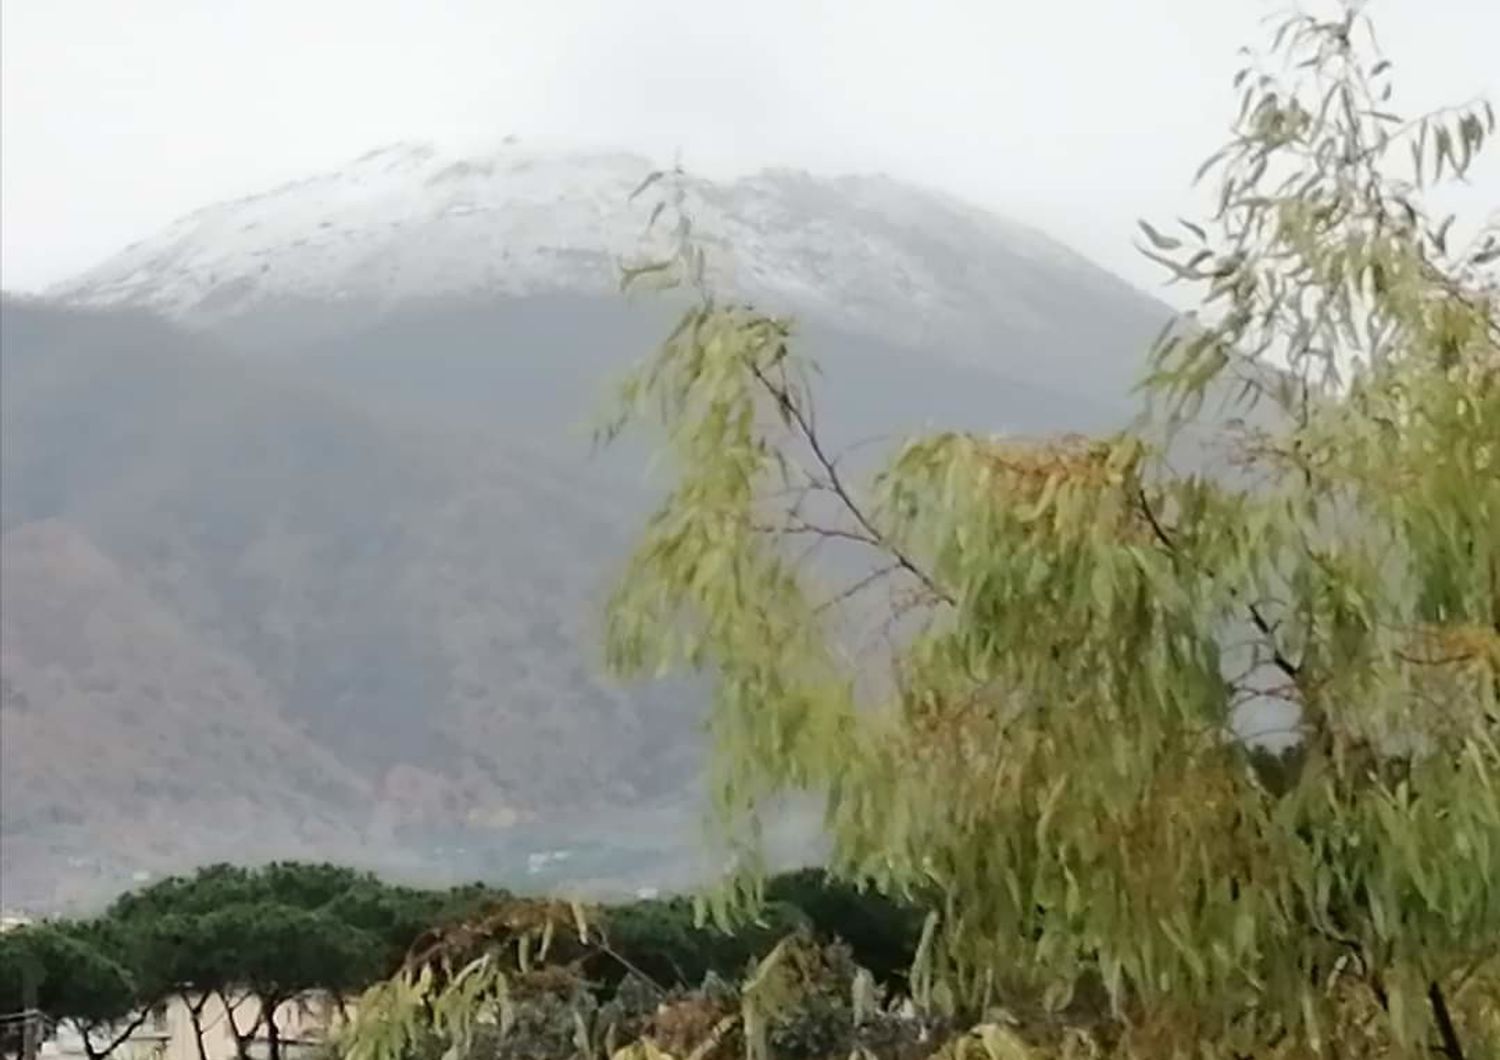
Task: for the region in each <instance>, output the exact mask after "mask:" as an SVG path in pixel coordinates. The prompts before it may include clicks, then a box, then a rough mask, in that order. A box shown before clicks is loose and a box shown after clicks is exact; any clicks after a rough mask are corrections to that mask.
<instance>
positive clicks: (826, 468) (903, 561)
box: [750, 362, 955, 604]
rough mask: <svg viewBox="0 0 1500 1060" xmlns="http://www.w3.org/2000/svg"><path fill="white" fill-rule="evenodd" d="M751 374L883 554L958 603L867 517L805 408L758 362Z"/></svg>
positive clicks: (947, 599)
mask: <svg viewBox="0 0 1500 1060" xmlns="http://www.w3.org/2000/svg"><path fill="white" fill-rule="evenodd" d="M750 371H751V373H752V374H753V375H754V376H755V378H756V379H757V380H758V381H759V382H760V385H761V386H763V387H764V388H765V389H766V392H767V393H769V394H770V395H771V396H772V397H773V398H774V399H775V400H776V403H777V405H778V406H779V407H780V408H781V410H782V411H783V412H784V413H785V414H786V415H787V417H788V418H789V419H790V421H791V422H792V423H793V424H795V425H796V428H797V432H798V433H799V434H800V435H801V436H802V440H803V441H804V442H805V443H806V444H807V447H808V449H809V450H810V451H811V452H812V455H813V459H814V460H816V461H817V463H818V466H819V467H820V468H821V469H822V471H823V474H824V475H825V476H827V480H828V487H829V489H831V490H832V491H833V493H834V494H835V495H836V496H837V497H838V499H839V501H840V503H842V504H843V506H844V508H845V509H846V510H847V511H848V512H849V514H850V515H851V516H852V517H853V518H854V521H855V522H856V523H858V524H859V525H860V527H861V528H862V529H863V530H864V531H865V532H866V533H867V534H869V535H870V538H871V539H872V540H873V542H874V543H875V545H876V547H878V548H880V549H882V550H883V551H885V552H887V553H889V554H890V555H891V556H892V557H894V558H895V560H896V563H897V564H898V565H899V566H900V567H901V568H902V569H903V570H905V571H906V572H907V573H908V574H910V575H912V576H913V577H914V578H916V579H917V580H918V581H920V582H921V583H922V584H923V585H924V586H926V587H927V589H928V591H930V592H931V593H932V594H933V595H934V596H936V597H938V598H939V599H941V600H943V601H944V602H946V603H948V604H953V603H955V601H954V599H953V597H952V596H951V595H949V594H948V593H946V592H944V591H943V590H942V589H941V588H940V587H939V586H938V584H937V582H936V581H934V580H933V578H932V576H931V575H929V574H928V573H927V572H926V571H925V570H923V569H922V568H921V567H920V566H918V565H917V563H916V562H915V561H914V560H912V558H911V557H910V556H908V555H907V554H906V553H905V552H904V551H903V550H902V549H901V548H900V546H898V545H896V544H894V543H892V542H891V541H889V540H887V539H886V537H885V535H884V534H882V533H881V532H880V531H879V529H877V528H876V526H875V524H874V523H873V522H872V521H871V519H870V518H869V516H867V515H866V514H865V512H864V509H862V508H861V507H860V506H859V504H858V502H856V501H855V499H854V497H853V496H852V495H851V494H850V492H849V490H848V488H847V487H846V486H845V485H844V481H843V478H842V477H841V476H840V475H839V469H838V465H837V463H836V462H835V461H834V460H833V459H832V458H830V457H829V455H828V454H827V452H826V451H825V450H824V448H823V442H822V439H820V438H819V437H818V435H817V432H815V431H814V430H813V428H812V424H811V422H810V421H809V420H808V418H807V414H806V413H805V412H804V411H803V410H802V408H801V407H800V406H799V405H798V404H797V402H796V401H794V400H792V397H791V395H790V394H788V393H787V391H786V390H785V389H784V388H782V387H778V386H777V385H776V383H775V382H774V381H772V380H771V379H770V378H768V377H767V375H766V373H765V371H764V370H763V369H762V368H761V367H760V365H758V364H755V363H754V362H750Z"/></svg>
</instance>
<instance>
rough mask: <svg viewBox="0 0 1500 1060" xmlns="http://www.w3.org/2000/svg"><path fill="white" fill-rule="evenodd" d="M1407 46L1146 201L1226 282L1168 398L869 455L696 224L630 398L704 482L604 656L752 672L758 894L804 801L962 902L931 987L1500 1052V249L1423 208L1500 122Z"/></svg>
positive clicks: (1321, 70)
mask: <svg viewBox="0 0 1500 1060" xmlns="http://www.w3.org/2000/svg"><path fill="white" fill-rule="evenodd" d="M1389 79H1390V70H1389V64H1388V63H1386V62H1384V61H1383V60H1380V58H1379V56H1378V54H1377V53H1376V51H1375V48H1374V43H1373V34H1372V31H1371V30H1370V27H1369V25H1368V23H1367V22H1366V20H1365V19H1364V18H1363V17H1362V16H1360V15H1359V14H1358V13H1357V10H1356V6H1355V5H1350V6H1349V7H1348V8H1347V9H1346V10H1344V11H1343V12H1341V14H1340V16H1339V17H1335V18H1333V19H1330V20H1326V21H1325V20H1320V19H1318V18H1315V17H1312V16H1304V15H1298V16H1295V17H1293V18H1291V19H1290V20H1289V21H1288V22H1286V23H1285V24H1284V25H1283V26H1282V27H1281V28H1280V29H1279V30H1278V31H1277V33H1276V37H1275V40H1274V42H1273V45H1272V48H1271V49H1270V55H1269V57H1267V58H1266V59H1264V60H1258V61H1255V62H1252V64H1251V65H1250V66H1247V68H1246V69H1245V70H1243V71H1241V72H1240V73H1239V74H1238V75H1237V76H1236V78H1235V85H1236V88H1237V89H1238V90H1240V91H1242V93H1243V96H1242V102H1241V106H1240V110H1239V114H1238V117H1237V119H1236V121H1235V124H1234V137H1233V139H1232V140H1231V142H1230V143H1229V144H1228V145H1227V146H1226V147H1225V148H1224V149H1223V150H1222V151H1220V152H1219V153H1218V154H1217V155H1215V156H1214V157H1213V158H1212V159H1210V160H1209V162H1208V163H1207V164H1206V165H1205V167H1204V173H1203V174H1202V175H1207V174H1210V173H1211V174H1214V175H1216V177H1217V180H1218V186H1219V192H1220V194H1219V197H1218V208H1217V210H1216V212H1215V213H1214V214H1213V216H1212V217H1210V218H1208V219H1207V220H1206V221H1205V223H1204V224H1201V225H1200V224H1195V223H1192V222H1188V221H1183V222H1181V224H1180V226H1174V227H1173V228H1172V230H1171V231H1163V230H1159V229H1158V228H1155V227H1152V226H1150V225H1143V232H1144V234H1145V237H1146V239H1147V241H1148V243H1149V245H1148V246H1147V247H1146V248H1145V249H1146V252H1147V253H1148V254H1150V255H1151V256H1152V257H1154V258H1156V259H1157V260H1158V261H1160V262H1161V263H1162V264H1163V265H1164V266H1165V267H1166V268H1167V269H1169V270H1170V271H1171V272H1172V274H1173V276H1174V278H1175V279H1176V280H1177V281H1179V282H1182V283H1185V284H1189V285H1192V286H1193V287H1195V288H1196V289H1197V290H1198V291H1200V292H1201V306H1202V308H1201V310H1200V311H1199V312H1196V313H1193V314H1189V315H1188V317H1187V318H1185V319H1183V320H1181V321H1179V322H1177V323H1176V325H1175V326H1174V327H1172V328H1170V329H1169V330H1168V331H1167V333H1166V334H1164V335H1163V336H1162V339H1161V340H1160V342H1159V343H1158V344H1157V346H1156V348H1155V349H1154V350H1153V351H1152V352H1151V357H1150V360H1149V364H1148V366H1147V367H1148V370H1147V374H1146V378H1145V382H1144V393H1145V396H1146V397H1147V399H1148V403H1149V406H1150V411H1149V413H1148V415H1147V416H1146V417H1145V418H1143V421H1142V424H1141V426H1139V427H1138V428H1137V429H1134V430H1130V431H1126V432H1123V433H1120V434H1118V435H1115V436H1112V437H1102V438H1062V439H1047V440H1029V439H1014V438H994V437H980V436H975V435H968V434H939V435H935V436H932V437H927V438H919V439H916V440H913V441H911V442H909V443H908V444H906V445H905V446H904V447H903V448H901V449H900V450H899V452H897V453H896V455H895V456H894V458H893V459H892V460H891V461H890V462H889V464H888V465H887V466H886V467H885V468H884V469H883V470H882V471H881V472H880V473H879V474H878V475H876V476H875V478H874V480H873V482H872V483H871V484H870V485H869V486H868V488H865V487H864V486H863V485H862V484H858V483H856V482H854V481H852V479H851V477H850V473H849V471H848V468H847V466H846V464H844V463H843V462H841V461H840V459H839V458H838V455H837V454H833V453H830V452H829V451H828V450H827V448H826V445H825V443H824V440H823V436H822V435H821V434H820V432H819V429H818V418H817V414H816V410H815V406H814V404H813V402H812V399H811V394H810V386H809V383H808V379H809V378H810V373H809V372H808V370H807V366H806V365H805V364H804V363H803V362H802V361H801V360H800V359H799V357H798V356H797V354H796V352H795V349H794V342H793V330H792V327H791V325H790V323H789V322H787V321H785V320H781V319H778V318H775V317H772V316H768V315H765V314H763V313H761V312H759V311H758V310H756V309H754V308H750V307H745V306H739V305H726V304H721V303H719V302H718V301H717V300H716V299H715V298H714V296H713V293H712V292H711V291H708V290H706V289H705V288H703V287H702V284H701V279H699V277H701V275H702V272H703V270H702V269H701V263H702V256H701V255H702V252H701V251H700V250H699V248H697V247H696V246H694V245H693V244H692V243H691V240H690V239H689V238H687V236H688V229H687V227H686V225H684V226H681V227H680V229H679V231H680V233H682V235H683V237H684V238H683V245H682V250H681V252H680V254H679V256H678V260H677V262H676V263H675V264H674V265H673V266H671V268H669V269H668V270H667V271H668V273H669V274H671V273H672V270H674V269H675V275H676V276H678V277H681V276H684V275H685V276H686V277H687V278H688V279H689V281H690V282H694V283H698V284H699V290H700V294H701V300H700V302H699V304H697V305H696V306H695V307H694V308H692V309H691V310H690V311H689V312H688V313H687V314H686V316H685V317H684V319H683V320H682V322H681V325H680V326H679V327H678V328H677V330H676V331H675V332H674V333H673V335H672V336H671V338H670V339H669V340H668V341H667V343H666V344H665V345H664V347H663V348H662V350H661V351H660V353H659V354H658V355H657V356H656V357H655V358H654V359H653V360H651V361H650V362H649V363H648V364H647V365H646V366H645V367H644V368H643V369H642V370H641V371H640V372H639V373H638V374H636V375H635V376H634V377H632V378H631V379H630V380H629V381H628V383H627V385H626V388H625V392H624V399H625V413H624V417H623V419H624V420H626V421H628V420H631V419H652V420H654V421H655V422H656V425H657V426H658V427H659V428H660V429H661V431H662V432H663V433H664V435H665V437H666V440H667V445H668V450H669V453H670V456H671V457H672V458H673V461H674V471H675V483H674V488H673V489H672V492H671V493H670V496H669V497H668V499H667V501H666V502H665V504H664V505H663V506H662V508H661V509H660V510H659V511H658V512H657V513H656V514H655V516H654V517H653V518H652V519H651V521H650V523H649V525H648V526H647V527H646V529H645V532H644V535H643V539H642V541H641V542H640V545H639V548H638V550H637V552H636V553H635V556H634V558H633V560H632V563H631V565H630V567H629V569H628V571H627V573H626V575H625V577H624V580H623V583H622V585H621V587H620V589H619V591H618V593H617V595H616V597H615V599H614V601H613V604H612V607H611V610H610V616H609V618H610V626H609V650H610V658H611V661H612V663H613V664H614V665H615V666H616V667H617V668H618V669H619V670H620V671H622V672H624V673H627V674H637V673H649V672H652V671H661V670H665V669H671V668H673V667H676V666H683V665H685V666H688V667H691V668H694V669H699V670H702V671H706V672H707V673H709V674H711V675H713V676H714V677H715V678H716V680H717V694H716V700H715V707H714V713H713V718H712V723H711V724H712V731H713V734H714V737H715V741H716V748H717V756H716V762H717V765H718V774H717V775H718V780H719V784H718V801H719V808H720V810H721V814H720V820H721V822H722V824H723V826H724V828H725V829H726V830H727V832H728V834H729V835H730V836H731V837H733V838H734V839H735V840H736V841H737V842H738V844H739V849H740V852H741V853H742V855H743V859H742V862H741V864H742V865H743V866H744V870H745V871H744V873H743V878H742V879H741V880H740V881H738V882H739V884H740V886H739V887H737V888H733V889H731V890H730V893H729V894H728V895H727V900H726V903H725V908H726V909H728V910H729V911H731V912H732V911H733V908H734V907H735V906H736V905H740V906H743V905H746V904H748V905H751V906H753V904H754V900H755V898H756V895H757V888H756V885H755V877H756V875H757V872H756V866H757V863H758V862H757V856H756V855H757V850H756V844H755V837H756V834H757V830H756V827H755V825H756V821H757V817H758V813H759V811H760V810H761V808H762V807H763V806H765V805H767V804H768V802H769V801H770V800H772V799H775V798H777V797H780V796H782V795H784V794H786V793H788V792H798V791H811V792H816V793H820V794H825V795H826V797H827V801H826V808H827V821H828V825H829V827H830V830H831V832H832V835H833V837H834V842H835V857H836V867H837V869H838V871H839V872H841V873H843V874H845V875H847V876H848V877H850V878H854V879H868V880H873V881H875V882H876V883H878V884H879V885H880V886H881V887H882V888H885V889H887V890H889V891H891V892H892V893H898V894H899V893H912V892H914V891H920V892H922V893H929V892H935V893H936V894H937V895H938V896H939V900H938V909H939V915H938V916H937V918H936V919H935V922H934V934H933V936H932V939H931V946H930V947H928V948H926V949H925V950H924V954H923V959H924V962H925V963H924V965H923V966H922V967H921V968H919V969H918V972H917V976H916V982H917V984H918V985H919V987H920V988H921V989H922V990H923V991H925V993H924V996H923V1000H924V1002H925V1003H928V1004H931V1005H933V1006H935V1007H936V1008H937V1009H938V1010H939V1011H944V1012H954V1013H968V1014H970V1015H971V1016H975V1017H978V1016H980V1015H982V1014H983V1013H984V1012H985V1011H986V1010H987V1009H988V1008H989V1007H990V1006H991V1005H993V1004H994V1003H996V1002H997V1001H1002V1000H1005V999H1008V998H1011V997H1017V996H1021V997H1030V996H1035V997H1038V998H1040V999H1041V1000H1042V1002H1043V1003H1044V1004H1045V1005H1047V1006H1048V1007H1050V1008H1052V1009H1054V1010H1056V1011H1065V1010H1066V1009H1067V1007H1068V1006H1069V1004H1070V1003H1071V1002H1072V1000H1073V999H1074V998H1075V996H1076V995H1077V994H1078V992H1079V991H1080V990H1082V989H1084V988H1086V987H1089V986H1093V985H1097V986H1098V987H1099V988H1100V989H1102V991H1103V993H1104V995H1105V996H1106V997H1107V999H1108V1007H1109V1009H1110V1012H1111V1017H1112V1020H1113V1022H1114V1025H1115V1028H1116V1030H1117V1032H1118V1034H1117V1040H1116V1041H1115V1043H1114V1045H1113V1046H1112V1047H1113V1048H1115V1049H1117V1050H1118V1051H1119V1052H1120V1053H1121V1054H1122V1055H1130V1056H1151V1057H1160V1056H1176V1055H1182V1056H1186V1055H1193V1056H1218V1057H1230V1056H1254V1057H1277V1056H1284V1057H1293V1056H1307V1055H1332V1051H1333V1050H1342V1051H1344V1052H1345V1054H1347V1053H1348V1052H1349V1051H1351V1050H1352V1051H1353V1052H1355V1053H1356V1054H1357V1055H1401V1056H1416V1055H1423V1054H1425V1053H1427V1051H1428V1050H1429V1048H1430V1047H1431V1048H1437V1049H1438V1050H1439V1051H1440V1052H1441V1053H1442V1054H1444V1055H1446V1056H1448V1057H1450V1058H1452V1060H1457V1058H1459V1057H1463V1056H1467V1055H1473V1054H1474V1053H1475V1052H1476V1051H1479V1050H1483V1049H1486V1048H1500V530H1497V528H1500V296H1497V284H1496V275H1495V269H1494V263H1495V261H1496V260H1497V259H1500V240H1497V233H1496V231H1495V230H1494V228H1493V226H1491V227H1490V228H1489V229H1486V230H1483V231H1481V232H1480V233H1479V234H1478V235H1477V236H1476V237H1475V239H1474V240H1473V241H1461V240H1460V239H1459V237H1458V232H1459V231H1460V229H1459V228H1458V227H1457V226H1456V225H1457V222H1456V221H1455V220H1454V219H1446V220H1439V219H1436V218H1432V217H1429V216H1428V215H1427V213H1426V212H1425V211H1424V208H1423V194H1424V190H1425V188H1426V186H1427V185H1429V184H1430V183H1432V182H1434V181H1440V180H1442V179H1443V178H1444V177H1445V175H1449V176H1452V175H1461V174H1462V173H1464V172H1466V171H1467V169H1468V167H1469V165H1470V164H1471V162H1472V161H1473V159H1474V157H1475V156H1476V154H1477V153H1478V152H1479V151H1480V150H1481V148H1482V147H1483V145H1484V142H1485V140H1486V139H1487V138H1488V137H1489V136H1490V135H1491V134H1492V133H1493V132H1494V129H1495V119H1494V113H1493V111H1492V110H1491V109H1490V107H1489V106H1488V105H1481V106H1479V107H1475V108H1472V109H1469V110H1462V111H1457V112H1451V113H1448V112H1445V113H1442V114H1439V115H1435V116H1433V117H1431V118H1428V119H1424V120H1420V121H1415V122H1407V121H1404V120H1402V119H1400V118H1398V117H1396V116H1395V115H1393V114H1392V113H1390V111H1389V103H1388V99H1389V97H1390V94H1391V92H1390V80H1389ZM615 426H619V425H615ZM1189 447H1202V448H1205V449H1206V450H1207V451H1208V452H1209V454H1210V456H1209V458H1208V459H1206V460H1205V459H1199V460H1198V461H1197V465H1198V466H1199V467H1201V468H1203V470H1200V471H1197V472H1182V471H1179V470H1177V469H1175V468H1174V467H1173V466H1172V464H1170V463H1169V462H1168V456H1173V457H1178V456H1181V455H1182V453H1183V450H1184V449H1186V448H1189ZM1195 455H1196V454H1195ZM1176 462H1178V461H1176V460H1174V461H1173V463H1176ZM833 545H838V546H842V547H845V548H849V547H854V548H858V549H863V550H864V551H865V552H866V553H867V554H868V556H869V557H870V560H869V566H868V568H867V570H868V573H867V574H865V575H864V576H862V577H860V578H858V579H857V580H855V581H852V582H845V583H839V582H837V581H836V580H834V579H832V578H831V577H830V575H831V574H832V573H833V572H834V571H835V570H836V569H837V568H833V567H831V566H830V565H826V564H823V565H820V564H819V563H818V562H817V561H816V556H815V555H814V558H809V552H810V551H814V550H815V549H817V548H819V547H821V548H823V550H824V551H825V552H826V551H827V549H828V548H829V547H830V546H833ZM872 615H873V616H874V617H873V618H872ZM871 627H876V628H878V629H879V631H880V632H879V635H878V636H876V637H863V636H862V635H860V631H861V630H864V629H869V628H871ZM1278 703H1279V704H1281V705H1283V706H1284V707H1285V708H1287V709H1288V710H1289V711H1290V712H1292V713H1293V714H1294V716H1295V718H1296V721H1295V724H1294V726H1293V729H1294V732H1293V735H1294V736H1295V740H1296V752H1295V765H1294V768H1291V769H1287V770H1281V771H1279V772H1278V773H1277V775H1276V776H1275V777H1272V776H1270V775H1268V774H1266V773H1264V772H1262V771H1260V770H1258V769H1257V768H1256V765H1255V760H1254V758H1253V756H1252V754H1251V753H1250V750H1249V747H1248V741H1247V739H1246V736H1247V733H1246V729H1247V717H1252V718H1253V717H1254V715H1255V714H1256V713H1261V714H1264V713H1265V711H1266V710H1267V705H1268V704H1278Z"/></svg>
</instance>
